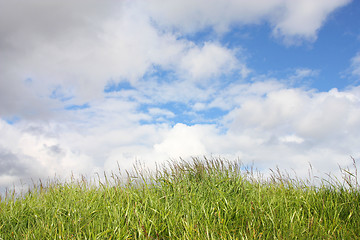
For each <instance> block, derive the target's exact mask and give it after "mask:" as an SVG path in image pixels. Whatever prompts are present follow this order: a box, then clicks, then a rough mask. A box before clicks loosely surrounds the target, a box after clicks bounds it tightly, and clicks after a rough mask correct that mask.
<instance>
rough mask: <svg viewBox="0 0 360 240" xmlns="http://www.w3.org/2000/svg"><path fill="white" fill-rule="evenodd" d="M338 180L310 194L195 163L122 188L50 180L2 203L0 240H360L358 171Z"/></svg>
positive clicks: (233, 166) (213, 162)
mask: <svg viewBox="0 0 360 240" xmlns="http://www.w3.org/2000/svg"><path fill="white" fill-rule="evenodd" d="M354 164H355V163H354ZM355 169H356V168H355ZM340 171H341V173H342V174H343V178H342V179H338V180H337V179H334V178H329V179H327V180H325V179H324V180H321V183H320V184H317V185H313V184H311V181H309V180H305V181H302V180H299V179H292V178H290V177H289V176H288V175H285V174H282V173H281V172H280V171H279V170H276V171H273V173H272V175H271V177H269V178H267V179H264V178H261V177H260V176H259V175H258V174H257V173H256V172H254V171H252V170H251V169H243V167H242V166H241V165H239V164H238V163H236V162H231V161H227V160H223V159H206V158H204V159H198V158H194V159H193V160H191V161H183V160H180V161H177V162H175V161H174V162H169V163H168V164H167V165H166V166H162V167H159V168H158V170H157V171H156V172H149V171H146V170H144V169H141V168H136V167H135V168H134V171H133V172H131V173H129V174H128V176H127V177H126V180H122V179H123V178H122V177H121V176H120V175H114V174H112V175H111V176H108V177H106V180H104V181H100V180H99V181H98V183H97V184H93V183H90V182H89V181H87V180H86V179H82V180H69V181H68V182H66V183H59V182H57V181H55V180H54V181H49V182H47V183H46V184H44V183H43V184H40V185H38V186H37V187H34V188H33V189H31V190H30V191H29V192H28V193H26V194H23V195H22V196H20V197H15V193H11V192H8V193H7V196H6V197H3V198H2V199H1V202H0V239H360V237H359V236H360V214H359V213H360V194H359V185H358V182H357V172H356V171H353V172H350V171H349V170H346V169H340ZM99 179H100V178H99Z"/></svg>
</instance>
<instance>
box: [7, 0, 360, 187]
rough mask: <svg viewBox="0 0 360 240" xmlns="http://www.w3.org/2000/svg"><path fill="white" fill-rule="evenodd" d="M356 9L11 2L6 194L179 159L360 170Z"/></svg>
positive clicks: (339, 1)
mask: <svg viewBox="0 0 360 240" xmlns="http://www.w3.org/2000/svg"><path fill="white" fill-rule="evenodd" d="M359 14H360V3H359V1H351V0H332V1H328V0H319V1H312V0H299V1H292V0H252V1H246V0H244V1H238V0H226V1H217V0H206V1H205V0H198V1H192V0H173V1H166V2H164V1H161V0H147V1H145V0H132V1H130V0H123V1H115V0H114V1H106V3H103V2H101V3H100V2H98V1H95V0H90V1H88V0H87V1H85V0H79V1H76V2H74V1H70V0H69V1H52V2H51V3H49V2H48V1H45V0H29V1H26V2H21V3H19V2H10V1H5V0H0V53H1V54H0V135H1V136H2V137H1V138H0V166H1V170H0V187H2V188H4V187H8V186H13V184H14V183H19V182H20V180H21V181H23V182H24V181H25V182H26V181H28V180H29V179H31V178H33V179H37V178H47V177H52V176H55V174H56V175H57V176H63V177H66V176H69V175H70V174H71V173H76V174H85V175H87V176H92V175H94V173H95V172H102V171H104V170H105V171H112V170H114V171H116V170H117V166H118V164H119V165H120V167H121V168H122V169H129V168H131V167H132V164H133V163H134V162H135V161H136V160H140V161H142V162H144V163H145V165H147V166H148V167H150V168H151V167H154V166H155V163H158V164H159V163H162V162H166V161H167V160H169V159H176V158H179V157H182V158H188V157H191V156H195V157H196V156H221V157H224V158H228V159H230V160H232V159H241V160H242V161H243V162H244V164H254V165H255V167H257V168H258V169H261V170H262V171H265V172H266V170H267V169H269V168H275V167H276V166H279V167H280V168H282V169H284V170H289V169H292V170H294V171H295V172H296V173H297V174H298V175H299V176H300V177H302V176H305V177H306V176H307V173H308V167H309V163H311V164H312V166H313V167H314V168H315V169H316V170H317V172H316V173H317V174H318V175H324V174H325V173H329V172H332V173H336V172H338V171H337V170H338V164H340V165H341V166H348V165H351V163H352V160H351V158H350V156H353V157H354V158H355V159H359V158H360V145H359V142H360V141H359V137H358V136H360V87H359V80H360V21H359V20H358V15H359Z"/></svg>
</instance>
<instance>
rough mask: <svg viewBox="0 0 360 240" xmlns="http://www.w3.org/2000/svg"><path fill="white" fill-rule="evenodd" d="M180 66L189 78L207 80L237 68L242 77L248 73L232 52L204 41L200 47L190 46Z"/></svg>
mask: <svg viewBox="0 0 360 240" xmlns="http://www.w3.org/2000/svg"><path fill="white" fill-rule="evenodd" d="M180 68H181V69H182V70H183V71H184V72H187V73H188V75H189V77H190V78H191V79H194V80H204V79H207V81H209V80H210V79H212V78H213V77H217V76H219V75H221V74H224V75H225V74H228V73H231V72H232V71H235V70H238V69H241V70H240V72H241V75H242V77H244V78H245V77H246V76H247V74H248V73H249V70H248V69H247V68H246V66H244V65H241V64H240V63H239V62H238V60H237V58H236V57H235V54H234V53H233V52H231V51H230V50H228V49H226V48H224V47H222V46H220V45H218V44H214V43H205V44H204V46H203V47H202V48H192V49H191V50H190V51H189V52H188V53H187V54H186V55H185V56H184V57H183V58H182V60H181V62H180Z"/></svg>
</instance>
